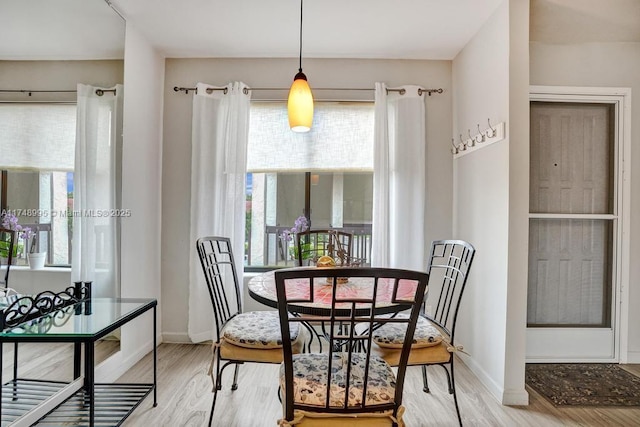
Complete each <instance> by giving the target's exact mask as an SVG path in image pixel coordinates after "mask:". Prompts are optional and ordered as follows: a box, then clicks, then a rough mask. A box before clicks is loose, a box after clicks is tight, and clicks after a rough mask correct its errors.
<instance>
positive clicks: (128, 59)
mask: <svg viewBox="0 0 640 427" xmlns="http://www.w3.org/2000/svg"><path fill="white" fill-rule="evenodd" d="M124 79H125V88H124V93H125V94H124V123H123V135H124V137H123V153H122V182H123V188H122V207H123V208H125V209H130V210H131V217H127V218H123V220H122V256H121V260H122V264H121V287H122V288H121V294H122V297H123V298H157V299H158V300H160V299H161V295H160V285H159V284H160V264H161V251H160V235H161V220H162V215H161V196H162V193H161V182H162V176H161V170H162V169H161V165H162V103H163V90H162V89H163V84H164V58H163V57H162V56H161V55H160V54H158V52H156V51H155V50H154V48H153V47H152V46H151V45H149V43H148V42H147V41H146V40H145V39H144V38H143V37H142V36H141V35H140V33H139V32H138V31H137V30H136V29H135V28H132V27H131V25H129V24H127V35H126V45H125V69H124ZM159 314H160V312H159V311H158V330H162V329H161V327H162V323H161V319H160V316H159ZM151 324H152V317H151V313H147V314H145V315H143V316H141V317H140V318H138V319H136V320H134V321H132V322H131V323H129V324H127V325H125V326H124V327H123V328H122V335H121V346H120V348H121V351H120V352H119V353H118V354H117V355H116V356H114V357H111V358H110V359H109V360H108V361H107V363H106V364H103V365H102V366H101V368H102V369H101V371H100V374H101V375H107V378H117V377H118V376H119V375H121V374H123V373H124V372H126V370H127V369H129V368H130V367H131V366H133V365H134V364H135V363H136V362H137V361H138V360H139V359H140V358H141V357H142V356H144V355H145V354H146V353H148V352H149V351H150V350H151V349H152V339H153V335H152V329H151ZM96 375H98V373H97V374H96Z"/></svg>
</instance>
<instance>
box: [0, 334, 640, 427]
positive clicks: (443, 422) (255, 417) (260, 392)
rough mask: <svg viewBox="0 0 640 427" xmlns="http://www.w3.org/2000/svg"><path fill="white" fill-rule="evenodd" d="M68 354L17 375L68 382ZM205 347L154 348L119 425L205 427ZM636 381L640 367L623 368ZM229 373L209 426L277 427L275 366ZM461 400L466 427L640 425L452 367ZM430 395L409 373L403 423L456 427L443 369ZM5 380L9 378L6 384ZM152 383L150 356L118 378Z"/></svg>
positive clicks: (26, 358) (634, 411)
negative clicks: (510, 395) (522, 396)
mask: <svg viewBox="0 0 640 427" xmlns="http://www.w3.org/2000/svg"><path fill="white" fill-rule="evenodd" d="M114 346H115V347H117V342H116V343H115V344H114V343H110V342H105V343H101V344H100V345H99V346H98V347H96V353H97V354H98V359H101V358H104V357H106V355H108V354H109V353H110V352H112V351H113V350H114ZM11 349H12V346H10V347H9V346H7V345H6V344H5V353H4V356H5V357H4V363H3V365H4V372H3V373H4V374H5V375H10V372H11V371H10V369H11V363H12V356H11V352H12V350H11ZM71 351H72V347H71V346H70V345H62V344H47V345H46V347H45V345H42V344H38V345H25V344H23V345H21V346H20V352H19V356H20V365H19V366H20V374H21V376H27V375H29V377H31V378H34V377H46V378H50V379H65V378H66V379H68V378H69V377H70V376H71V374H72V372H71V371H72V370H71V362H72V352H71ZM210 360H211V347H210V345H189V344H162V345H160V347H159V349H158V381H159V383H158V406H157V407H156V408H154V407H153V406H152V403H153V398H152V397H151V396H149V397H147V398H146V400H145V401H144V402H143V403H142V404H141V405H140V406H139V407H138V408H137V409H136V410H135V411H134V413H133V414H132V415H131V416H130V417H129V418H128V419H127V421H126V422H125V423H124V426H125V427H147V426H154V427H160V426H162V427H165V426H166V427H183V426H185V427H186V426H192V427H200V426H205V425H206V423H207V421H208V417H209V410H210V408H211V401H212V397H213V395H212V393H211V388H212V383H211V379H210V377H208V376H207V370H208V368H209V363H210ZM627 368H628V369H629V370H630V371H632V372H633V373H635V374H637V375H640V365H627ZM232 372H233V368H232V367H230V368H228V369H227V370H226V371H225V379H224V381H223V390H221V391H220V392H219V394H218V403H217V405H216V411H215V416H214V425H215V426H220V427H262V426H264V427H276V425H277V424H276V421H277V419H278V418H279V417H280V414H281V409H280V403H279V401H278V397H277V385H276V384H277V375H278V367H277V366H275V365H266V364H246V365H243V366H241V367H240V376H239V381H238V390H236V391H233V392H232V391H231V390H230V386H231V375H232ZM456 374H457V375H456V385H457V388H458V400H459V403H460V409H461V412H462V417H463V422H464V425H465V426H468V427H470V426H532V427H534V426H535V427H538V426H544V427H546V426H551V427H553V426H625V427H626V426H640V407H635V408H558V407H555V406H553V405H552V404H551V403H549V402H548V401H546V400H545V399H544V398H542V397H540V396H539V395H538V394H537V393H536V392H535V391H533V390H531V389H528V391H529V393H530V405H529V406H523V407H507V406H502V405H500V404H499V403H498V402H497V401H496V400H495V399H494V398H493V397H492V396H491V395H490V394H489V392H488V391H487V390H486V389H485V388H484V386H483V385H482V384H481V383H480V381H479V380H478V379H477V378H476V377H475V376H474V375H473V374H472V373H471V372H470V371H469V370H468V369H467V368H466V366H465V365H463V364H462V363H458V364H457V365H456ZM429 375H430V377H429V378H430V385H431V393H430V394H425V393H423V392H422V378H421V374H420V369H419V368H417V367H414V368H410V369H409V370H408V375H407V380H406V384H405V390H404V393H405V394H404V402H403V404H404V405H405V407H406V413H405V421H406V423H407V426H408V427H423V426H424V427H427V426H438V427H447V426H452V427H453V426H457V420H456V415H455V409H454V406H453V397H452V396H451V395H449V394H448V393H447V392H446V389H445V377H444V374H443V372H442V369H441V368H438V367H432V368H429ZM4 378H7V377H4ZM151 380H152V359H151V355H150V354H149V355H147V356H146V357H145V358H143V359H142V360H141V361H140V362H139V363H137V364H136V365H135V366H134V367H133V368H132V369H131V370H129V371H128V372H127V373H126V374H125V375H123V376H122V377H121V378H120V379H119V381H121V382H136V381H140V382H149V381H151Z"/></svg>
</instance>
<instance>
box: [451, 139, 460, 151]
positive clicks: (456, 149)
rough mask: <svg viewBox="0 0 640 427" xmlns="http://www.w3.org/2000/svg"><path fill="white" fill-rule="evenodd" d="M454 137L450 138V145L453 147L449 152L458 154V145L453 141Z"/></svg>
mask: <svg viewBox="0 0 640 427" xmlns="http://www.w3.org/2000/svg"><path fill="white" fill-rule="evenodd" d="M454 141H455V139H454V138H451V145H452V146H453V148H452V149H451V152H452V153H453V154H458V146H457V145H456V144H455V143H454Z"/></svg>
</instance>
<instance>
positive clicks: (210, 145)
mask: <svg viewBox="0 0 640 427" xmlns="http://www.w3.org/2000/svg"><path fill="white" fill-rule="evenodd" d="M213 87H214V86H211V85H207V84H204V83H198V84H197V93H196V95H194V97H193V119H192V136H191V232H190V240H189V242H190V243H189V246H190V250H189V252H190V256H189V266H190V268H189V272H190V277H189V284H190V285H189V327H188V332H189V338H190V339H191V340H192V341H193V342H202V341H206V340H210V339H212V338H213V339H216V338H217V337H214V336H213V333H214V331H213V311H212V308H211V300H210V297H209V292H208V290H207V286H206V282H205V280H204V275H203V272H202V266H201V264H200V259H199V258H198V253H197V251H196V247H195V242H196V240H197V239H198V238H200V237H204V236H223V237H228V238H229V239H231V245H232V250H233V255H234V257H235V261H236V270H237V273H238V276H239V277H238V280H239V281H240V285H241V286H242V270H243V265H244V233H245V186H246V168H247V141H248V135H249V107H250V101H251V96H250V93H251V92H250V91H247V92H248V93H244V92H245V91H244V89H245V88H248V86H246V85H245V84H244V83H240V82H234V83H230V84H229V85H227V86H226V93H225V91H224V90H213V91H211V93H207V88H213ZM220 89H223V88H220ZM228 279H229V280H226V283H228V284H229V286H231V285H232V282H231V278H230V277H229V278H228ZM228 291H229V292H233V289H232V288H231V287H229V289H228Z"/></svg>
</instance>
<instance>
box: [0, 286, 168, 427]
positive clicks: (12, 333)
mask: <svg viewBox="0 0 640 427" xmlns="http://www.w3.org/2000/svg"><path fill="white" fill-rule="evenodd" d="M157 304H158V303H157V301H156V300H155V299H138V298H135V299H134V298H89V299H86V300H82V301H80V302H78V303H75V304H73V305H69V306H67V307H64V308H61V309H59V310H56V311H54V312H51V313H49V314H47V315H44V316H41V317H37V318H35V319H31V320H28V321H26V322H24V323H20V324H19V325H17V326H14V327H7V328H5V329H4V330H3V331H0V345H2V343H6V342H13V343H26V342H32V343H33V342H39V343H47V342H49V343H51V342H56V343H73V344H74V350H73V377H74V379H73V381H70V382H60V381H46V380H34V379H22V378H19V377H18V375H17V358H15V357H14V375H13V377H14V378H13V379H12V380H11V381H5V380H3V378H2V372H1V370H0V384H2V387H1V388H0V402H1V404H0V419H1V425H2V426H8V425H11V426H31V425H39V424H40V425H75V426H78V425H83V426H94V425H96V426H97V425H108V426H119V425H120V424H122V422H123V421H124V420H125V419H126V418H127V417H128V416H129V415H130V414H131V412H133V410H134V409H135V408H136V407H137V406H138V405H139V404H140V403H141V402H142V401H143V400H144V399H145V398H146V397H147V396H148V395H149V394H150V393H151V392H152V391H153V406H156V405H157V396H156V384H157V374H156V364H157V351H156V344H157V343H156V332H157V331H156V317H157V313H156V311H157ZM149 310H153V328H152V331H153V383H149V384H140V383H135V384H125V383H115V384H96V383H95V378H94V368H95V359H94V356H95V354H94V344H95V342H96V341H97V340H99V339H100V338H103V337H105V336H106V335H108V334H110V333H111V332H113V331H115V330H116V329H118V328H120V327H121V326H123V325H125V324H126V323H128V322H130V321H131V320H133V319H135V318H137V317H139V316H140V315H142V314H143V313H146V312H147V311H149ZM150 331H151V329H150ZM83 348H84V352H83V351H82V349H83ZM2 353H3V352H2V351H1V350H0V366H2V358H3V357H2ZM82 366H83V367H84V369H83V370H82V369H81V367H82ZM81 371H82V372H81Z"/></svg>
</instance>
